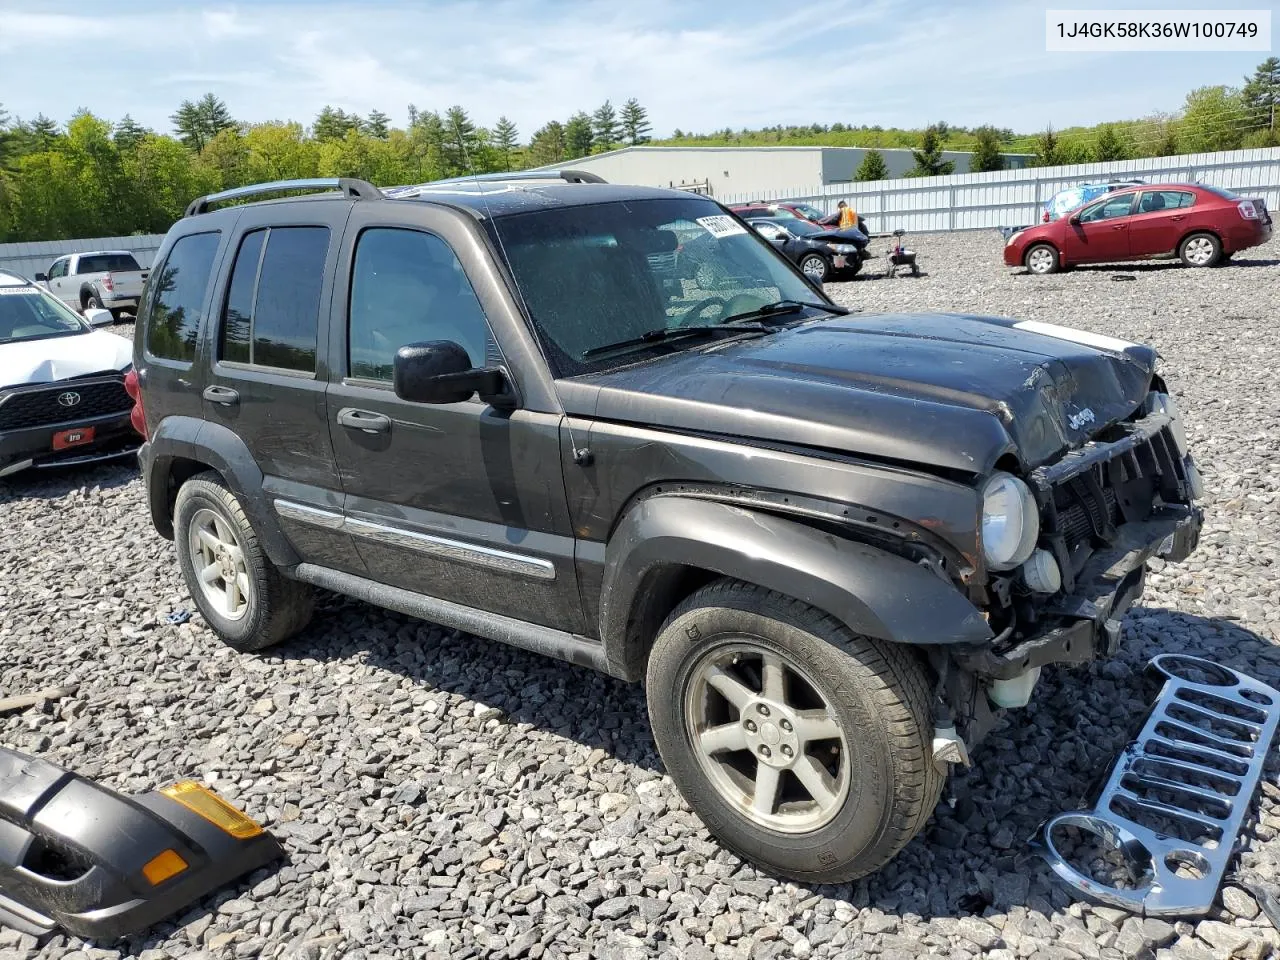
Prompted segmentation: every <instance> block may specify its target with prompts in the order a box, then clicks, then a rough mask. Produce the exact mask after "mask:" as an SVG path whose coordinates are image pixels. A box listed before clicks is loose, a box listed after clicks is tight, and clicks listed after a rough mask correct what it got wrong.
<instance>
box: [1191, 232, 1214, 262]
mask: <svg viewBox="0 0 1280 960" xmlns="http://www.w3.org/2000/svg"><path fill="white" fill-rule="evenodd" d="M1184 253H1185V255H1186V258H1187V260H1188V262H1190V263H1192V264H1194V265H1195V266H1197V267H1200V266H1204V265H1205V264H1206V263H1209V262H1211V261H1212V260H1213V258H1214V257H1216V256H1217V254H1218V251H1217V249H1216V248H1215V247H1214V245H1213V241H1212V240H1210V239H1209V238H1208V237H1192V238H1191V239H1190V240H1188V241H1187V245H1186V247H1185V248H1184Z"/></svg>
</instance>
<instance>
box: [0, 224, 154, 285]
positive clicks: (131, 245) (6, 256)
mask: <svg viewBox="0 0 1280 960" xmlns="http://www.w3.org/2000/svg"><path fill="white" fill-rule="evenodd" d="M163 239H164V234H149V235H146V236H140V237H95V238H93V239H90V240H47V241H40V242H37V243H0V270H8V271H9V272H11V273H16V274H20V275H21V276H24V277H26V278H27V279H32V278H34V277H35V275H36V274H37V273H45V272H46V271H48V269H49V264H51V263H53V261H55V260H57V259H58V258H59V257H65V256H66V255H67V254H69V253H87V252H88V251H90V250H128V251H129V252H130V253H132V254H133V255H134V257H135V258H136V259H137V261H138V264H139V265H140V266H141V267H142V268H143V269H144V270H145V269H146V268H147V267H149V266H151V261H152V259H153V258H154V257H155V255H156V251H157V250H159V249H160V241H162V240H163Z"/></svg>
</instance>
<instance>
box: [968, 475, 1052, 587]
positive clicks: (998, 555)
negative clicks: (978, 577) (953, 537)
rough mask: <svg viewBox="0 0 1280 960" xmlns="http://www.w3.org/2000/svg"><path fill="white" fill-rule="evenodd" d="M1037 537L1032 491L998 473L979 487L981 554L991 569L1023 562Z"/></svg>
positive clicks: (1036, 517)
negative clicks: (980, 502)
mask: <svg viewBox="0 0 1280 960" xmlns="http://www.w3.org/2000/svg"><path fill="white" fill-rule="evenodd" d="M1039 537H1040V511H1039V509H1038V508H1037V507H1036V500H1035V497H1034V496H1033V495H1032V493H1031V488H1030V487H1028V486H1027V485H1026V484H1025V483H1023V482H1022V481H1021V480H1019V479H1018V478H1017V477H1015V476H1013V475H1012V474H1008V473H997V474H995V475H994V476H992V478H991V479H990V480H988V481H987V484H986V486H985V487H983V488H982V554H983V556H984V557H985V558H986V561H987V567H988V568H989V569H991V570H1012V569H1013V568H1014V567H1016V566H1019V565H1020V564H1022V563H1025V562H1026V560H1027V558H1028V557H1030V556H1031V553H1032V551H1033V550H1035V548H1036V540H1037V539H1039Z"/></svg>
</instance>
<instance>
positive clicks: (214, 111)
mask: <svg viewBox="0 0 1280 960" xmlns="http://www.w3.org/2000/svg"><path fill="white" fill-rule="evenodd" d="M196 110H198V111H199V114H200V120H201V122H203V123H204V130H205V142H206V143H207V142H208V141H210V140H212V139H213V138H214V137H215V136H217V134H218V131H219V130H229V129H230V128H232V127H234V126H235V125H236V122H235V121H234V120H232V119H231V111H230V110H228V109H227V105H226V104H225V103H223V102H222V101H221V100H219V99H218V98H217V97H215V96H214V95H213V94H212V93H206V94H205V95H204V96H203V97H201V98H200V102H199V103H197V104H196Z"/></svg>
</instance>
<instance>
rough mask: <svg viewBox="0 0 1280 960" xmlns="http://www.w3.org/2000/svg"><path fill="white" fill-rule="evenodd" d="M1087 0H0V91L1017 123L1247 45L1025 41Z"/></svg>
mask: <svg viewBox="0 0 1280 960" xmlns="http://www.w3.org/2000/svg"><path fill="white" fill-rule="evenodd" d="M1119 5H1120V4H1113V6H1119ZM1090 6H1092V7H1099V6H1100V5H1099V4H1098V3H1096V2H1093V3H1090V2H1088V0H1077V2H1076V3H1071V2H1070V0H1057V2H1052V3H1045V2H1041V0H984V2H967V0H954V2H939V0H916V2H912V3H910V4H908V3H905V2H903V0H824V2H820V3H819V2H812V0H810V2H801V3H785V2H777V0H732V2H729V0H717V2H714V3H712V2H705V0H704V2H701V3H699V2H691V0H643V2H617V0H614V2H601V0H577V2H572V3H571V2H567V0H520V2H515V0H498V2H485V3H478V2H472V0H460V2H458V0H447V2H407V0H405V2H387V0H372V2H363V3H362V2H359V0H330V2H321V0H252V2H242V3H221V2H219V0H206V2H200V3H192V2H189V0H162V2H158V0H111V2H110V3H100V4H99V3H85V2H83V0H76V2H64V0H0V105H2V106H3V108H4V109H5V110H7V111H8V112H9V113H10V114H11V115H13V116H17V117H22V118H26V119H29V118H31V117H33V116H35V115H36V114H37V113H44V114H45V115H47V116H49V117H52V118H54V119H55V120H57V121H59V122H65V121H66V120H67V119H68V118H69V117H70V116H71V115H72V113H74V111H76V110H77V109H79V108H87V109H89V110H91V111H93V112H94V113H96V114H97V115H99V116H102V117H105V118H106V119H108V120H112V121H114V120H118V119H120V117H122V116H123V115H124V114H126V113H128V114H130V115H131V116H132V117H133V118H134V119H135V120H137V121H139V122H140V123H142V124H144V125H145V126H148V127H151V128H153V129H155V130H157V131H160V132H168V131H169V130H170V129H171V124H170V122H169V117H170V115H171V114H172V113H173V111H174V109H175V108H176V107H177V105H178V104H179V103H180V102H181V101H182V100H184V99H188V98H190V99H196V98H198V97H200V96H201V95H203V94H204V93H206V92H208V91H212V92H213V93H215V94H216V95H217V96H219V97H221V98H222V99H223V100H224V101H226V103H227V105H228V106H229V107H230V109H231V112H232V115H233V116H235V117H236V118H237V119H238V120H242V121H250V122H258V121H267V120H298V121H300V122H303V123H309V122H310V121H311V120H312V119H313V118H314V117H315V115H316V113H317V112H319V110H320V108H321V107H323V106H325V105H326V104H329V105H332V106H334V107H338V108H341V109H344V110H348V111H355V112H357V113H359V114H362V115H367V114H368V113H369V112H370V111H371V110H374V109H378V110H381V111H383V112H384V113H386V114H388V115H390V116H391V118H392V121H393V124H394V125H396V126H403V125H404V124H405V123H406V117H407V109H408V105H409V104H410V103H413V104H415V105H417V106H418V107H419V108H420V109H434V110H444V109H445V108H447V107H448V106H450V105H453V104H461V105H462V106H464V107H465V108H466V109H467V110H468V111H469V113H470V115H471V117H472V119H473V120H474V121H476V122H477V123H479V124H482V125H485V126H490V125H492V124H493V123H494V122H495V121H496V120H497V119H498V117H499V116H502V115H505V116H507V117H509V118H510V119H512V120H513V121H515V123H516V124H517V126H518V128H519V130H520V134H521V137H522V138H523V139H526V140H527V139H528V137H529V136H530V135H531V134H532V133H533V131H534V129H536V128H537V127H538V126H540V125H541V124H543V123H545V122H546V121H547V120H551V119H559V120H564V119H566V118H567V117H568V116H569V115H570V114H571V113H573V112H574V111H576V110H580V109H581V110H587V111H588V112H590V111H591V110H592V109H594V108H595V107H596V106H597V105H599V104H600V103H602V102H603V101H604V100H605V99H606V98H608V99H611V100H612V101H613V103H614V104H615V106H616V105H618V104H620V103H621V102H622V101H624V100H626V99H627V98H629V97H635V98H637V99H638V100H639V101H640V103H641V104H643V105H644V106H645V107H646V108H647V109H648V112H649V117H650V120H651V122H652V123H653V127H654V134H655V135H656V136H667V135H670V134H671V132H672V131H674V130H675V129H677V128H678V129H682V130H685V131H698V132H711V131H714V130H718V129H723V128H725V127H732V128H734V129H740V128H742V127H759V126H771V125H773V124H778V123H781V124H808V123H823V124H830V123H835V122H837V121H838V122H843V123H845V124H853V125H858V124H880V125H882V126H886V127H887V126H902V127H920V126H924V125H926V124H928V123H931V122H934V121H939V120H945V121H947V122H949V123H951V124H958V125H962V126H976V125H979V124H983V123H990V124H993V125H995V126H997V127H1010V128H1013V129H1014V130H1016V131H1018V132H1023V133H1026V132H1034V131H1037V130H1041V129H1044V127H1045V126H1046V125H1049V124H1052V125H1053V126H1054V127H1055V128H1058V129H1061V128H1064V127H1068V126H1072V125H1075V124H1093V123H1097V122H1100V121H1105V120H1116V119H1127V118H1138V117H1141V116H1144V115H1148V114H1150V113H1152V112H1154V111H1174V110H1176V109H1177V108H1178V107H1179V106H1180V105H1181V103H1182V100H1183V97H1184V96H1185V95H1186V93H1187V92H1188V91H1189V90H1190V89H1192V88H1193V87H1198V86H1204V85H1209V84H1219V83H1226V84H1236V85H1238V84H1239V83H1240V82H1241V81H1242V78H1243V76H1244V75H1245V74H1247V73H1250V72H1252V70H1253V68H1254V67H1255V66H1256V65H1257V63H1259V62H1260V61H1261V60H1263V59H1264V58H1265V57H1266V56H1267V54H1265V53H1108V54H1081V53H1046V52H1045V49H1044V46H1045V26H1044V23H1045V13H1044V11H1045V8H1046V7H1054V8H1062V7H1090ZM1103 6H1105V5H1103ZM1123 6H1124V7H1126V8H1140V7H1155V8H1161V9H1169V8H1179V7H1191V8H1194V7H1200V8H1204V7H1208V6H1210V5H1209V4H1208V3H1206V2H1205V0H1199V3H1194V2H1192V3H1186V2H1179V0H1158V2H1156V3H1150V2H1146V3H1144V2H1143V0H1126V2H1124V3H1123ZM1231 6H1233V7H1241V8H1244V7H1253V8H1260V9H1268V8H1272V9H1274V0H1272V2H1271V3H1267V2H1259V0H1233V2H1232V4H1231ZM1273 19H1275V20H1276V21H1277V22H1280V17H1277V16H1275V15H1274V14H1273Z"/></svg>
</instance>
